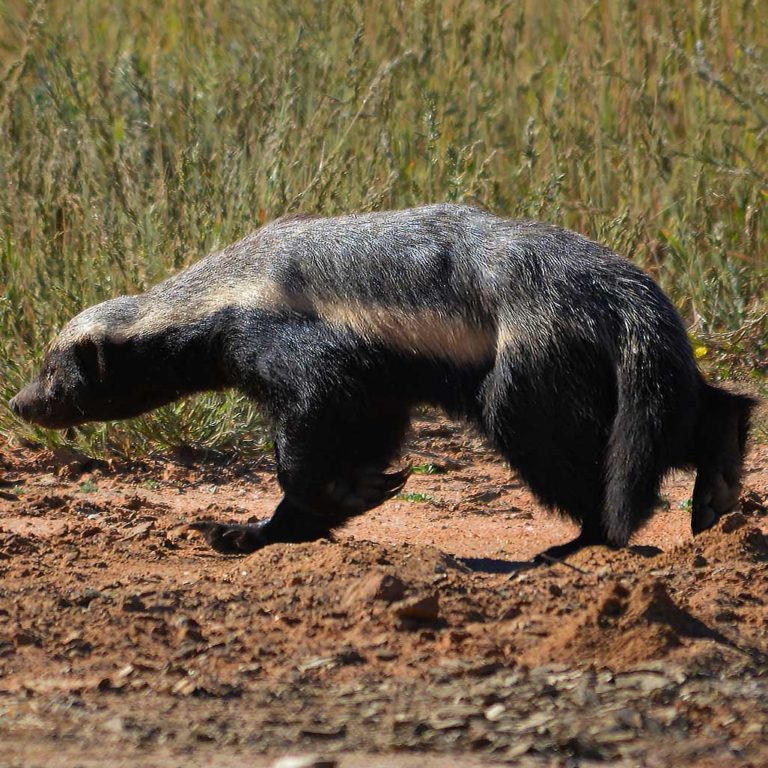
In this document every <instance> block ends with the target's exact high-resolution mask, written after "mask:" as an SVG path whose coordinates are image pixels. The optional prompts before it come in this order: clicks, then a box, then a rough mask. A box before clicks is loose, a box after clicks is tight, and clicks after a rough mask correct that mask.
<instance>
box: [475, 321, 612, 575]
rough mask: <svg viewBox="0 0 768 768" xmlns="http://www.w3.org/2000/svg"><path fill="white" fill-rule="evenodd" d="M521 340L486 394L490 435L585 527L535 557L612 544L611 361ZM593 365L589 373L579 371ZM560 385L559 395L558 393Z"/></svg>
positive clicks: (539, 489)
mask: <svg viewBox="0 0 768 768" xmlns="http://www.w3.org/2000/svg"><path fill="white" fill-rule="evenodd" d="M544 344H546V336H545V335H544V334H543V333H542V335H541V340H540V341H539V342H538V346H536V345H533V344H532V345H528V346H527V347H526V346H524V345H519V346H518V347H517V348H516V349H514V350H511V349H507V350H505V351H504V353H503V354H502V355H501V356H500V357H499V359H498V361H497V364H496V367H495V369H494V370H493V371H492V372H491V374H490V375H489V377H488V379H487V381H486V383H485V385H484V390H483V393H482V399H483V425H484V428H485V431H486V434H487V435H488V436H489V438H490V439H491V440H492V441H493V443H494V444H495V445H496V447H497V448H498V449H499V451H500V452H501V453H502V454H503V455H504V457H505V458H506V459H507V461H508V462H509V464H510V466H511V467H512V468H514V469H515V470H517V472H518V473H519V475H520V476H521V478H522V479H523V480H524V481H525V482H526V483H527V484H528V485H529V487H530V488H531V490H532V491H533V492H534V494H535V495H536V497H537V498H538V499H539V501H541V502H542V503H543V504H544V505H546V506H547V507H550V508H552V509H556V510H558V511H559V512H561V513H563V514H564V515H566V516H568V517H569V518H571V519H572V520H573V521H574V522H575V523H576V524H578V525H579V526H580V528H581V532H580V534H579V535H578V536H577V537H576V538H575V539H573V540H572V541H569V542H567V543H565V544H561V545H557V546H554V547H551V548H550V549H548V550H546V551H545V552H543V553H542V554H541V555H539V556H538V557H537V558H535V561H536V562H540V563H545V562H551V560H553V559H554V560H562V559H563V558H565V557H568V556H569V555H571V554H573V553H574V552H576V551H578V550H579V549H581V548H582V547H586V546H592V545H597V544H602V545H607V544H609V538H608V535H607V531H606V529H605V525H604V521H603V517H602V514H601V513H602V509H603V500H604V496H605V479H604V473H603V463H604V456H605V451H606V446H607V442H608V435H609V430H610V425H611V421H612V419H613V415H614V411H615V407H616V405H615V403H616V395H615V389H614V387H613V384H612V381H611V375H610V371H609V368H608V365H607V363H606V361H605V360H604V359H603V358H602V357H601V356H600V355H599V354H598V353H596V352H595V351H594V350H590V349H585V348H583V347H578V346H576V345H575V344H573V345H572V346H571V347H569V346H565V347H562V348H560V349H554V350H552V351H551V352H549V351H548V350H547V348H546V347H545V346H543V345H544ZM585 367H586V370H587V374H586V375H581V376H580V375H578V373H579V371H580V370H582V369H583V368H585ZM553 392H557V394H556V395H555V394H553Z"/></svg>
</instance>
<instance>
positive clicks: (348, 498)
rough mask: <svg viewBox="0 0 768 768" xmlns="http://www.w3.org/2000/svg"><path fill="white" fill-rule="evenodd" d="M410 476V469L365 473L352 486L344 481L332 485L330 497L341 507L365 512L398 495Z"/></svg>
mask: <svg viewBox="0 0 768 768" xmlns="http://www.w3.org/2000/svg"><path fill="white" fill-rule="evenodd" d="M410 475H411V468H410V467H405V468H403V469H400V470H398V471H397V472H379V471H369V472H365V473H363V474H362V475H360V476H359V477H357V478H356V479H355V481H354V482H353V483H352V484H350V483H348V482H347V481H345V480H340V481H338V482H336V483H334V484H333V485H332V486H331V497H332V498H333V500H334V501H335V502H336V503H337V504H339V505H340V506H341V507H344V508H346V509H349V510H354V511H355V512H366V511H368V510H369V509H373V508H374V507H378V506H379V505H380V504H383V503H384V502H385V501H388V500H389V499H391V498H392V497H393V496H396V495H397V494H398V493H400V491H401V490H402V489H403V486H404V485H405V483H406V482H407V480H408V478H409V477H410Z"/></svg>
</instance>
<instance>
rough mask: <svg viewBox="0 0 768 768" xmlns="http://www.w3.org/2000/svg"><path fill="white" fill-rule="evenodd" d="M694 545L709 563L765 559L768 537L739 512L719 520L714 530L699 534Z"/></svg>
mask: <svg viewBox="0 0 768 768" xmlns="http://www.w3.org/2000/svg"><path fill="white" fill-rule="evenodd" d="M697 545H698V546H697V549H698V551H699V553H700V554H701V556H703V557H704V558H705V559H706V560H707V561H708V562H713V563H714V562H732V561H734V560H748V561H749V562H753V563H756V562H760V561H763V560H768V537H766V536H764V535H763V533H762V531H761V530H760V529H759V528H757V527H755V526H754V524H753V523H752V522H751V521H750V519H749V518H748V517H746V516H745V515H743V514H742V513H741V512H735V513H734V514H732V515H727V516H726V517H724V518H722V519H721V520H720V521H719V522H718V524H717V525H716V526H715V527H714V528H712V529H711V530H709V531H705V532H704V533H702V534H701V536H700V538H699V539H698V540H697Z"/></svg>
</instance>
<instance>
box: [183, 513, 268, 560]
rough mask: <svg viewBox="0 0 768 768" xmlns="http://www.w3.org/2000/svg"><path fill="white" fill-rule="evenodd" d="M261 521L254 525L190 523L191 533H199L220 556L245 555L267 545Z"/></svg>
mask: <svg viewBox="0 0 768 768" xmlns="http://www.w3.org/2000/svg"><path fill="white" fill-rule="evenodd" d="M266 522H267V521H266V520H262V521H261V522H259V523H255V524H254V525H238V524H237V523H216V522H214V521H213V520H197V521H195V522H194V523H190V524H189V527H190V528H191V529H192V530H193V531H200V533H202V534H203V538H204V539H205V540H206V542H207V543H208V544H209V545H210V546H211V547H212V548H213V549H215V550H216V551H217V552H220V553H221V554H222V555H247V554H250V553H251V552H255V551H256V550H257V549H261V548H262V547H264V546H266V545H267V544H269V541H268V540H267V538H266V537H265V536H264V532H263V529H264V525H265V524H266Z"/></svg>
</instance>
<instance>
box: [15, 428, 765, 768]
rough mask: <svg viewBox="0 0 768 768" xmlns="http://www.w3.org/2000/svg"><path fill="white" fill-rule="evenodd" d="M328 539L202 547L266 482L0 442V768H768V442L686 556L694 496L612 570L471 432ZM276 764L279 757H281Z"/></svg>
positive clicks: (259, 510) (271, 497)
mask: <svg viewBox="0 0 768 768" xmlns="http://www.w3.org/2000/svg"><path fill="white" fill-rule="evenodd" d="M417 435H418V436H417V437H415V438H414V439H413V441H412V443H411V446H410V449H409V454H410V459H411V460H412V461H413V463H415V464H417V465H427V464H428V465H431V469H433V470H435V472H434V473H433V474H418V475H414V476H413V477H412V478H411V479H410V480H409V482H408V485H407V486H406V489H405V492H404V494H403V495H402V496H401V497H399V498H397V499H394V500H392V501H390V502H388V503H387V504H386V505H384V506H383V507H382V508H380V509H378V510H375V511H374V512H372V513H369V514H367V515H366V516H364V517H361V518H359V519H357V520H355V521H354V522H353V523H351V524H350V525H349V526H348V527H347V528H346V529H345V530H343V531H341V532H339V534H338V535H337V537H336V539H335V540H334V541H320V542H316V543H312V544H301V545H284V546H273V547H271V548H268V549H265V550H263V551H261V552H257V553H255V554H253V555H251V556H249V557H245V558H226V557H223V556H220V555H217V554H215V553H212V552H210V551H209V550H208V549H207V548H206V546H205V545H204V543H203V541H202V539H201V538H200V537H199V536H198V535H197V534H195V533H194V532H190V531H189V530H188V529H187V527H186V523H187V522H189V521H191V520H194V519H198V518H200V517H212V518H216V519H222V520H236V521H241V522H242V521H246V520H248V519H249V518H251V517H255V518H258V517H263V516H265V515H268V514H269V512H270V510H271V509H272V508H273V507H274V505H275V504H276V502H277V500H278V498H279V489H278V487H277V485H276V483H275V480H274V476H273V473H272V467H271V466H270V463H269V462H268V461H266V460H265V461H262V462H253V461H252V462H228V461H223V460H218V461H214V460H210V459H209V460H203V459H202V458H201V457H196V456H191V455H186V456H182V455H179V456H175V457H169V458H165V459H163V460H157V461H151V462H147V463H144V464H134V465H125V464H119V463H115V464H107V463H99V462H93V461H91V460H90V459H88V458H87V457H83V456H78V455H76V454H72V453H69V452H66V451H62V452H59V453H58V454H55V455H53V454H51V453H41V452H34V451H31V450H29V449H24V448H21V447H14V446H6V447H4V448H2V449H0V512H1V513H2V515H1V516H0V576H1V579H0V766H25V768H26V767H27V766H110V767H113V768H114V767H117V766H138V765H141V766H172V765H184V766H197V765H200V766H203V765H210V766H230V765H232V766H234V765H242V764H244V763H245V764H248V765H251V766H262V765H263V766H267V765H273V764H274V761H275V760H277V759H278V758H279V757H280V756H281V755H285V754H292V755H293V754H299V755H305V756H306V755H315V756H317V755H322V756H325V758H324V759H320V758H317V759H315V760H314V762H313V761H312V760H307V761H305V764H306V765H313V764H314V765H316V766H322V765H338V766H347V767H348V768H352V767H353V766H366V768H377V766H389V765H403V766H410V765H412V766H426V767H427V768H428V767H429V766H448V765H455V766H459V765H463V766H473V765H477V766H481V765H502V764H504V765H509V764H514V765H520V766H529V765H530V766H545V765H546V766H550V765H552V766H555V765H557V766H561V765H562V766H566V765H568V766H574V765H590V764H593V763H594V764H597V763H600V762H604V761H611V764H614V765H626V766H630V765H648V766H668V765H670V764H676V765H701V766H763V765H766V764H768V607H767V605H766V600H767V599H768V598H767V597H766V595H768V589H767V587H768V538H766V533H767V532H768V515H767V514H766V504H767V503H768V448H767V447H766V446H755V447H754V449H753V450H752V452H751V454H750V458H749V462H748V468H747V474H746V478H745V489H744V495H743V497H742V509H741V512H738V513H735V514H732V515H730V516H728V517H726V518H724V520H723V521H721V523H720V524H719V526H718V527H717V528H716V529H715V530H713V531H710V532H707V533H705V534H703V535H702V536H700V537H699V538H698V539H697V540H696V541H694V540H693V539H692V537H691V534H690V514H689V509H688V500H689V497H690V493H691V487H692V477H691V476H688V475H684V474H680V475H679V476H675V477H673V478H672V479H671V480H670V482H669V483H668V484H667V486H666V487H665V489H664V497H665V500H666V505H665V507H664V508H663V509H661V510H659V512H658V513H657V514H656V515H655V516H654V518H653V519H652V521H651V522H650V524H649V525H648V526H647V527H646V528H645V529H644V530H643V531H641V532H640V533H639V534H638V536H637V538H636V542H634V546H633V547H632V548H630V549H628V550H625V551H618V552H616V551H609V550H605V549H601V548H591V549H588V550H585V551H583V552H582V553H580V554H578V555H577V556H574V557H573V558H572V559H571V560H570V561H569V563H568V564H554V565H551V566H549V567H541V568H535V569H532V568H530V567H529V563H528V560H529V559H530V558H531V557H532V556H533V555H535V554H536V553H538V552H540V551H541V550H543V549H545V548H546V547H548V546H550V545H552V544H554V543H558V542H562V541H565V540H567V539H568V538H570V537H572V536H573V535H574V529H573V528H572V526H571V525H570V524H569V523H567V522H565V521H563V520H561V519H559V518H558V517H556V516H554V515H551V514H549V513H547V512H546V511H544V510H543V509H541V508H540V507H539V506H538V505H537V504H536V503H535V502H534V501H533V500H532V498H531V495H530V494H529V492H528V491H527V490H526V489H525V488H524V487H523V486H522V485H521V483H520V482H519V481H518V479H517V478H516V477H515V475H514V474H513V473H512V472H510V471H509V470H508V469H507V468H505V467H504V466H503V465H502V464H501V463H500V462H499V461H498V459H497V458H496V457H495V456H494V454H493V453H491V452H489V451H487V450H486V449H485V447H484V446H483V444H482V443H481V442H480V441H479V440H478V439H477V438H476V437H475V436H474V435H473V434H472V433H471V432H468V431H466V430H463V429H462V428H459V427H456V426H454V425H450V424H449V423H448V422H445V421H443V420H441V419H431V418H427V417H425V418H424V419H423V420H422V421H421V422H420V423H419V424H418V425H417ZM284 765H285V766H286V768H287V767H288V765H289V763H287V762H286V763H284Z"/></svg>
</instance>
